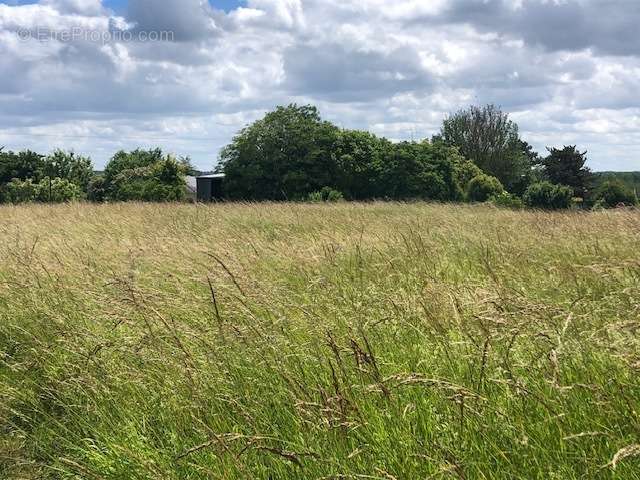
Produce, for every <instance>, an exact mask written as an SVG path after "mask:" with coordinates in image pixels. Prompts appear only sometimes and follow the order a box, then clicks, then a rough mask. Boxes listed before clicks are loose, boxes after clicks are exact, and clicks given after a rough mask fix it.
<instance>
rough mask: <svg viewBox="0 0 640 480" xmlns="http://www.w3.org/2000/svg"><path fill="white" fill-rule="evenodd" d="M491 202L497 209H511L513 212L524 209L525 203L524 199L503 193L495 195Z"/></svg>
mask: <svg viewBox="0 0 640 480" xmlns="http://www.w3.org/2000/svg"><path fill="white" fill-rule="evenodd" d="M489 201H490V202H491V203H492V204H494V205H495V206H496V207H501V208H511V209H513V210H520V209H522V208H524V202H523V201H522V199H521V198H520V197H518V196H516V195H513V194H511V193H509V192H502V193H499V194H498V195H493V196H492V197H491V198H490V199H489Z"/></svg>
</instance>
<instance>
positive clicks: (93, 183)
mask: <svg viewBox="0 0 640 480" xmlns="http://www.w3.org/2000/svg"><path fill="white" fill-rule="evenodd" d="M106 199H107V182H106V180H105V179H104V176H103V175H95V176H94V177H93V178H91V180H90V181H89V186H88V187H87V200H89V201H91V202H97V203H100V202H104V201H105V200H106Z"/></svg>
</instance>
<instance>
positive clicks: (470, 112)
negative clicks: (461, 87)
mask: <svg viewBox="0 0 640 480" xmlns="http://www.w3.org/2000/svg"><path fill="white" fill-rule="evenodd" d="M435 138H436V139H440V140H442V141H443V142H444V143H445V144H446V145H449V146H452V147H457V148H458V149H459V151H460V153H461V154H462V155H463V156H464V157H465V158H467V159H468V160H471V161H472V162H474V163H475V164H476V165H477V166H478V167H479V168H481V169H482V170H483V171H484V172H485V173H487V174H489V175H492V176H494V177H496V178H498V179H499V180H500V182H501V183H502V184H503V185H504V186H505V188H507V190H509V191H510V192H514V193H518V194H522V193H523V192H524V190H525V189H526V187H527V185H528V183H529V182H528V179H529V177H530V175H531V168H532V166H533V162H534V161H535V160H536V158H537V155H536V154H535V152H533V150H532V148H531V146H530V145H529V144H527V143H526V142H524V141H522V140H521V139H520V135H519V131H518V125H517V124H516V123H515V122H512V121H511V120H509V115H508V114H506V113H504V112H502V110H500V108H498V107H496V106H495V105H487V106H485V107H475V106H472V107H469V108H468V109H466V110H460V111H459V112H456V113H454V114H453V115H451V116H450V117H449V118H446V119H445V120H444V122H443V124H442V129H441V131H440V134H439V135H438V136H436V137H435Z"/></svg>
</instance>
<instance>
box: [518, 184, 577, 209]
mask: <svg viewBox="0 0 640 480" xmlns="http://www.w3.org/2000/svg"><path fill="white" fill-rule="evenodd" d="M572 201H573V189H572V188H571V187H567V186H566V185H555V184H553V183H551V182H539V183H534V184H533V185H531V186H530V187H529V188H528V189H527V191H526V192H525V194H524V203H525V204H526V205H527V206H529V207H532V208H541V209H545V210H557V209H562V208H569V207H570V206H571V203H572Z"/></svg>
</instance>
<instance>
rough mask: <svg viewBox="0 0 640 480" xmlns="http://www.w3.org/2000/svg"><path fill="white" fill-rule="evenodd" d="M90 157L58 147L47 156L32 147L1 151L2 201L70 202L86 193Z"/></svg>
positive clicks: (0, 192) (89, 172)
mask: <svg viewBox="0 0 640 480" xmlns="http://www.w3.org/2000/svg"><path fill="white" fill-rule="evenodd" d="M92 176H93V166H92V164H91V160H90V159H89V158H86V157H82V156H79V155H76V154H75V153H73V152H64V151H62V150H56V151H54V152H53V153H52V154H51V155H48V156H44V155H39V154H37V153H34V152H32V151H29V150H25V151H23V152H19V153H14V152H4V151H2V152H0V201H4V202H12V203H25V202H51V203H57V202H67V201H71V200H79V199H82V198H83V197H85V196H86V191H87V187H88V185H89V182H90V180H91V177H92Z"/></svg>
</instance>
